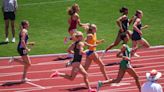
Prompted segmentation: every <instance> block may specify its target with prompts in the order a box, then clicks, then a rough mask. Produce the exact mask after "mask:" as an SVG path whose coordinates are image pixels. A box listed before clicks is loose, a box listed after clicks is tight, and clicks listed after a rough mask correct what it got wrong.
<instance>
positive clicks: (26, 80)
mask: <svg viewBox="0 0 164 92" xmlns="http://www.w3.org/2000/svg"><path fill="white" fill-rule="evenodd" d="M21 81H22V82H30V81H31V79H28V78H25V79H22V80H21Z"/></svg>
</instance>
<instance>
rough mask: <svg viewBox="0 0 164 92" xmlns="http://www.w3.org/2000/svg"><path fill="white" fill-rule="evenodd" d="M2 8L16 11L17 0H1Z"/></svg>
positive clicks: (5, 10)
mask: <svg viewBox="0 0 164 92" xmlns="http://www.w3.org/2000/svg"><path fill="white" fill-rule="evenodd" d="M2 1H3V2H2V8H3V11H4V12H14V11H16V9H17V7H18V4H17V0H2Z"/></svg>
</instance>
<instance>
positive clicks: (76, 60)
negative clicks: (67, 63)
mask: <svg viewBox="0 0 164 92" xmlns="http://www.w3.org/2000/svg"><path fill="white" fill-rule="evenodd" d="M81 60H82V55H77V56H76V55H74V58H73V61H72V63H74V62H81Z"/></svg>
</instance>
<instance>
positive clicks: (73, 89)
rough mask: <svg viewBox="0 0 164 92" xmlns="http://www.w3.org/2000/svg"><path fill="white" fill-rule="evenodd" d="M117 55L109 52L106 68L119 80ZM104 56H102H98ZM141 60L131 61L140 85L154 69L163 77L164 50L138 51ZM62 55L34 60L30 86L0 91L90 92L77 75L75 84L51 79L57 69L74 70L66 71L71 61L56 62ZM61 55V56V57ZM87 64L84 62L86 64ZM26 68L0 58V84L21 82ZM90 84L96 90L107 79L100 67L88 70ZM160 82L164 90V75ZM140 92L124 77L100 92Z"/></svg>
mask: <svg viewBox="0 0 164 92" xmlns="http://www.w3.org/2000/svg"><path fill="white" fill-rule="evenodd" d="M116 53H117V51H115V52H111V53H107V54H106V55H105V56H104V58H103V62H104V63H105V64H106V65H107V66H106V69H107V75H108V76H109V77H111V78H116V76H117V72H118V64H117V62H119V61H120V59H119V58H116ZM99 54H100V56H101V53H99ZM138 54H140V55H141V57H133V58H132V62H131V64H132V66H134V68H135V70H136V72H137V74H138V75H139V78H140V82H141V84H143V83H144V82H146V77H145V73H146V72H149V71H151V70H152V69H157V70H158V71H160V72H162V74H164V47H158V48H150V49H145V50H140V51H138ZM58 56H59V55H55V56H44V57H35V58H31V60H32V66H31V67H30V69H29V71H28V78H29V79H30V80H31V81H29V82H27V83H23V84H17V85H12V86H0V92H87V89H86V88H85V84H84V82H83V78H82V76H81V75H80V74H78V75H77V77H76V78H75V80H74V81H69V80H66V79H64V78H62V77H55V78H53V79H52V78H49V76H50V74H51V73H53V72H54V71H55V70H58V71H60V72H65V73H70V71H71V67H68V68H66V67H65V63H66V62H67V61H68V60H60V61H54V59H56V58H57V57H58ZM60 56H61V55H60ZM83 61H85V58H84V59H83ZM83 63H84V62H83ZM22 70H23V66H22V65H20V64H18V63H15V62H13V63H12V64H9V63H8V59H0V84H3V83H6V82H13V81H14V82H15V81H18V80H19V79H21V76H22ZM88 74H89V81H90V83H91V86H92V87H93V88H96V85H97V81H98V80H104V77H103V76H102V74H101V72H100V70H99V67H98V66H97V65H96V64H94V63H93V64H92V65H91V67H90V68H89V70H88ZM158 82H159V83H160V84H161V85H162V86H163V88H164V76H162V77H161V78H160V79H159V80H158ZM132 91H133V92H138V89H137V86H136V85H135V82H134V80H133V78H132V77H130V76H129V75H128V74H125V76H124V78H123V80H122V81H121V83H119V84H117V85H116V84H112V85H107V86H104V87H102V88H101V89H100V92H132Z"/></svg>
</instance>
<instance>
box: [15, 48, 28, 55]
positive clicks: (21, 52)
mask: <svg viewBox="0 0 164 92" xmlns="http://www.w3.org/2000/svg"><path fill="white" fill-rule="evenodd" d="M17 51H18V53H19V55H20V56H25V55H27V50H26V49H25V48H18V49H17Z"/></svg>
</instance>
